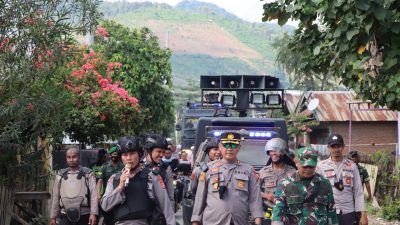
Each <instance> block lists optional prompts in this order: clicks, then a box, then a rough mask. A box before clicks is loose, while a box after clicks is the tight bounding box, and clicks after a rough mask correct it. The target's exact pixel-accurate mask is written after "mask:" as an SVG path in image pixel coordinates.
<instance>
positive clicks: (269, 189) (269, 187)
mask: <svg viewBox="0 0 400 225" xmlns="http://www.w3.org/2000/svg"><path fill="white" fill-rule="evenodd" d="M295 172H296V169H295V168H293V167H291V166H289V165H286V164H285V167H284V168H283V169H282V170H277V169H274V168H273V167H272V164H270V165H268V166H266V167H263V168H262V169H261V170H260V171H259V172H258V174H259V175H260V185H261V191H262V192H263V193H265V194H269V193H274V192H275V190H276V187H277V185H278V183H279V181H280V180H282V179H284V178H286V177H289V176H291V175H293V174H294V173H295ZM263 201H264V204H265V205H267V206H269V207H273V206H274V202H271V201H269V200H266V199H263Z"/></svg>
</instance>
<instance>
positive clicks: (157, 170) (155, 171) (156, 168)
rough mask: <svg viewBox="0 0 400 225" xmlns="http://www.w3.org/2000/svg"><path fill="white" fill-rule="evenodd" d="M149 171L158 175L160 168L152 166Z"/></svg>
mask: <svg viewBox="0 0 400 225" xmlns="http://www.w3.org/2000/svg"><path fill="white" fill-rule="evenodd" d="M151 172H152V173H153V174H154V175H160V172H161V170H160V168H158V167H156V166H155V167H153V168H152V170H151Z"/></svg>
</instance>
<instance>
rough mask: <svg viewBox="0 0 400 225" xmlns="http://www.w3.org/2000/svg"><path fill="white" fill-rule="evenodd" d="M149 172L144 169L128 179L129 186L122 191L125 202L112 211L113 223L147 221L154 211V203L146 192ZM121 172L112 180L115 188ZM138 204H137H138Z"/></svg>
mask: <svg viewBox="0 0 400 225" xmlns="http://www.w3.org/2000/svg"><path fill="white" fill-rule="evenodd" d="M149 173H150V170H149V169H148V168H144V169H143V170H142V171H140V172H139V173H137V174H136V175H135V176H134V177H132V178H130V179H129V184H128V186H127V187H125V189H124V193H125V198H126V199H125V202H124V203H123V204H120V205H117V206H116V208H115V209H114V211H113V212H114V218H115V221H124V220H137V219H149V218H150V217H151V215H152V213H153V212H154V210H155V203H154V201H153V200H152V199H151V198H150V197H149V194H148V192H147V186H148V179H149V178H148V175H149ZM120 177H121V172H119V173H117V174H116V175H115V177H114V180H113V186H114V188H116V187H117V186H118V184H119V182H120ZM138 203H139V204H138Z"/></svg>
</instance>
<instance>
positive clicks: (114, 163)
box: [97, 146, 124, 225]
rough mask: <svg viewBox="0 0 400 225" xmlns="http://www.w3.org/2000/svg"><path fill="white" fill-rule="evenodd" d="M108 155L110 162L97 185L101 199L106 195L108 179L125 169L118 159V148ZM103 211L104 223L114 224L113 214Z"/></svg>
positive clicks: (110, 150) (105, 165)
mask: <svg viewBox="0 0 400 225" xmlns="http://www.w3.org/2000/svg"><path fill="white" fill-rule="evenodd" d="M108 155H109V157H110V160H109V161H108V162H106V163H105V164H104V165H103V166H102V170H101V178H100V179H99V181H98V184H97V186H98V188H99V193H100V198H101V196H103V194H104V190H105V189H106V185H107V181H108V179H110V177H111V176H112V175H113V174H115V173H118V172H120V171H121V170H122V169H123V168H124V164H122V162H121V160H120V158H119V157H118V152H117V146H113V147H111V148H110V149H109V150H108ZM101 211H102V212H101V213H102V215H103V218H104V223H105V224H106V225H111V224H114V217H113V214H112V212H104V211H103V210H101Z"/></svg>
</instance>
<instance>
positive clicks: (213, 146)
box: [189, 139, 221, 194]
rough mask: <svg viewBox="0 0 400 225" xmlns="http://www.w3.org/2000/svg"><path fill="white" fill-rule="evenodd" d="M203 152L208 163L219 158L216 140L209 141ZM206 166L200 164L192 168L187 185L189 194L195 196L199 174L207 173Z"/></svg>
mask: <svg viewBox="0 0 400 225" xmlns="http://www.w3.org/2000/svg"><path fill="white" fill-rule="evenodd" d="M204 152H205V153H206V154H207V155H208V162H215V160H218V159H220V158H221V151H220V150H219V148H218V140H216V139H211V140H209V141H207V143H206V144H205V146H204ZM207 170H208V166H207V164H206V163H205V162H200V165H199V166H197V167H196V168H194V170H193V173H192V177H191V180H190V185H189V193H192V194H196V190H197V184H198V183H199V176H200V173H201V172H207Z"/></svg>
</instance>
